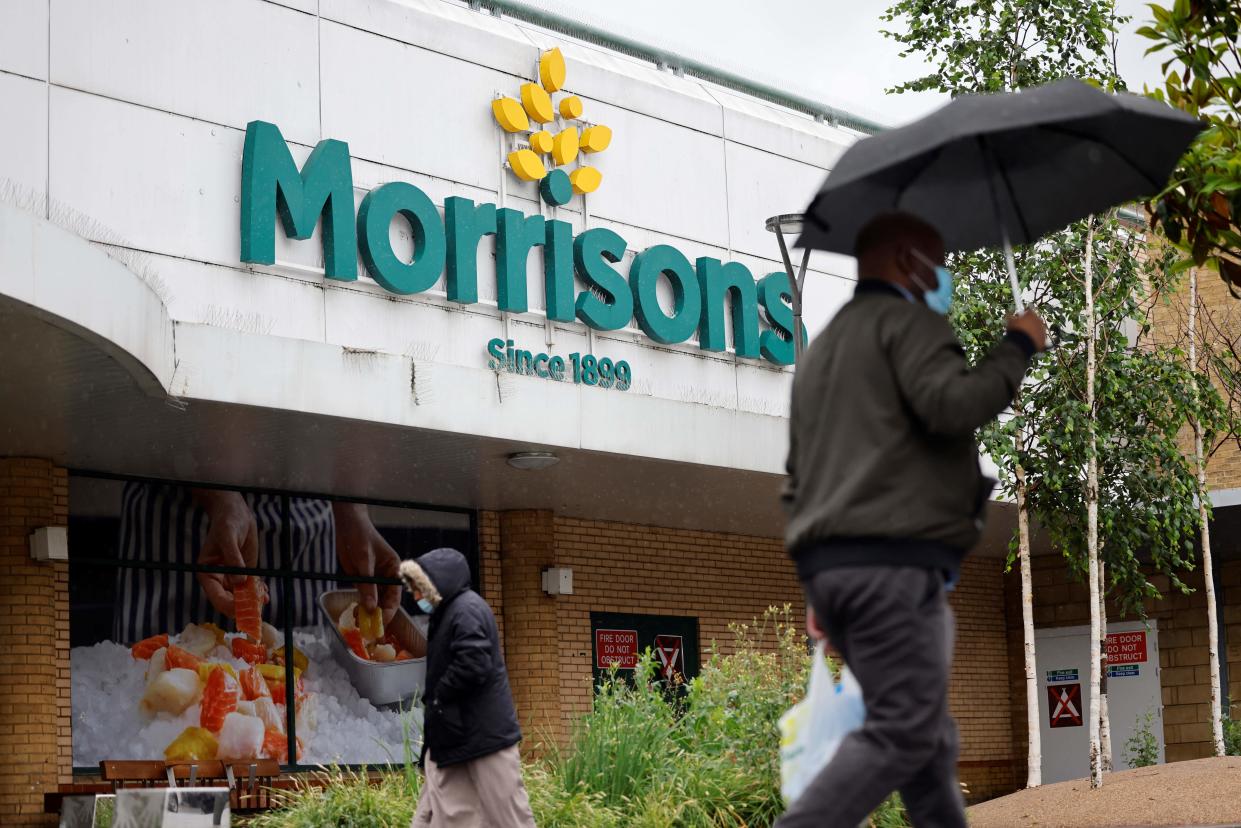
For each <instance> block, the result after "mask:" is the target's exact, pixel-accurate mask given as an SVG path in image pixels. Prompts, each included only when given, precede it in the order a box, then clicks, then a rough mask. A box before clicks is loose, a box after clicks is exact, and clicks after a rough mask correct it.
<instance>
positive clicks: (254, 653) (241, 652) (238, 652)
mask: <svg viewBox="0 0 1241 828" xmlns="http://www.w3.org/2000/svg"><path fill="white" fill-rule="evenodd" d="M230 643H231V644H232V648H233V658H239V659H241V660H242V661H244V662H246V663H247V664H263V663H264V662H266V661H267V648H266V647H264V646H263V645H262V644H256V643H254V642H253V641H250V640H248V639H246V638H245V637H244V636H240V635H239V636H237V637H236V638H234V639H233V640H232V641H231V642H230Z"/></svg>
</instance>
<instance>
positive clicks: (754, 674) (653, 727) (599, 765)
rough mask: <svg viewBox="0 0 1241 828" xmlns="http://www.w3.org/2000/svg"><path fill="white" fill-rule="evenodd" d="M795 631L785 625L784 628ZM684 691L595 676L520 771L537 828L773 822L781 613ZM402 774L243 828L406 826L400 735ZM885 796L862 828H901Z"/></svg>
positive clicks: (788, 686)
mask: <svg viewBox="0 0 1241 828" xmlns="http://www.w3.org/2000/svg"><path fill="white" fill-rule="evenodd" d="M798 620H799V619H798ZM733 634H734V640H733V641H732V642H731V644H730V645H729V647H728V650H729V651H728V652H723V651H721V650H720V649H719V648H716V647H715V646H713V647H712V649H711V655H710V657H709V658H708V660H707V663H706V665H705V666H704V667H703V669H702V671H701V674H700V675H699V676H698V677H697V678H696V679H694V680H693V681H691V682H690V683H689V684H688V686H675V687H669V686H667V684H666V683H664V682H661V681H658V680H657V678H656V676H657V672H656V668H655V664H654V662H653V659H652V658H651V656H650V653H647V654H645V655H644V656H643V657H642V658H641V659H640V661H639V664H638V669H637V670H635V671H634V672H633V674H632V676H631V677H625V676H623V675H622V674H620V673H618V672H617V671H613V672H612V673H611V674H609V675H608V676H606V677H605V680H604V681H603V682H602V684H601V686H600V687H599V688H598V694H597V695H596V696H595V699H594V704H593V706H592V709H591V711H590V713H588V714H586V715H585V716H583V717H582V718H581V719H579V720H578V722H577V724H576V726H575V727H574V729H573V733H572V736H571V738H570V740H569V744H568V746H567V747H566V748H565V749H563V750H559V751H557V750H553V752H552V753H551V754H550V755H549V756H548V757H547V758H546V759H544V760H543V761H541V762H536V763H533V764H531V765H529V766H528V767H527V768H526V769H525V779H526V788H527V790H528V792H529V794H530V805H531V808H532V809H533V811H534V816H535V820H536V822H537V823H538V825H539V826H540V828H766V826H770V825H771V824H772V823H773V822H774V821H775V819H776V818H777V817H778V816H779V815H780V814H781V813H782V812H783V810H784V803H783V801H782V799H781V796H780V766H779V734H778V728H777V722H778V720H779V718H780V716H781V715H782V714H783V713H784V711H785V710H787V709H788V708H789V707H790V706H791V705H793V704H794V703H796V702H797V701H798V700H799V699H800V698H801V696H802V695H803V694H804V692H805V687H806V676H807V673H808V669H809V665H810V658H809V653H808V651H807V648H806V644H805V638H804V637H803V636H802V634H801V631H800V624H799V623H795V621H794V619H793V618H792V616H791V610H790V608H789V607H788V606H785V607H783V608H782V609H774V608H773V609H771V610H768V612H766V613H765V614H764V615H763V617H762V618H761V619H757V620H756V621H755V622H754V623H752V624H743V625H737V626H735V627H733ZM405 742H406V744H405V763H404V768H402V769H399V770H398V769H396V768H393V769H391V770H390V771H389V772H388V773H386V774H384V775H383V778H382V780H381V781H380V782H379V784H378V785H376V784H374V783H372V782H371V781H369V780H368V779H367V778H366V776H365V775H362V774H356V773H349V772H343V771H341V770H339V769H336V768H333V769H329V770H327V771H325V772H323V773H321V774H320V775H319V776H318V777H317V779H316V780H315V781H317V782H318V783H320V784H319V785H316V784H313V783H311V782H307V783H305V784H303V785H302V786H300V787H299V788H298V789H297V790H295V791H290V792H281V793H278V794H277V795H276V796H277V798H278V800H279V801H280V802H281V808H280V809H279V810H277V811H273V812H270V813H268V814H263V815H261V816H258V817H255V818H254V819H253V820H251V821H249V822H247V823H246V825H247V826H248V828H275V826H292V828H302V826H306V827H307V828H309V826H316V827H317V826H320V825H348V826H353V827H354V828H372V827H373V828H380V827H381V826H385V827H386V826H401V827H402V828H403V826H406V825H408V824H409V822H410V819H411V818H412V815H413V810H414V806H415V803H416V800H417V796H418V792H419V790H420V781H421V776H420V774H419V773H418V772H417V770H416V769H415V762H416V759H417V753H416V751H415V747H416V745H415V740H414V738H413V737H412V735H411V731H410V729H409V727H408V725H407V730H406V739H405ZM908 824H909V823H908V819H907V817H906V816H905V812H904V809H903V808H902V807H901V804H900V800H899V798H898V797H896V796H893V797H892V798H891V799H889V800H888V801H887V802H885V803H884V804H883V805H882V806H881V807H880V808H879V809H878V810H877V811H875V813H874V814H872V815H871V818H870V825H871V826H872V828H904V827H905V826H907V825H908Z"/></svg>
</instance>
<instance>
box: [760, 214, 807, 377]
mask: <svg viewBox="0 0 1241 828" xmlns="http://www.w3.org/2000/svg"><path fill="white" fill-rule="evenodd" d="M805 218H806V217H805V216H804V215H803V214H801V213H785V214H783V215H779V216H772V217H771V218H769V219H767V229H768V231H770V232H772V233H775V234H776V240H777V241H779V242H780V257H781V258H783V259H784V272H785V273H787V274H788V276H789V289H790V291H791V292H792V294H793V363H794V364H797V363H798V362H801V353H802V339H801V332H802V322H801V297H802V288H803V287H804V286H805V283H806V265H808V264H809V263H810V248H806V249H805V250H803V251H802V254H801V268H800V269H799V270H798V271H797V272H796V273H794V272H793V260H792V259H790V258H789V245H788V242H787V241H785V239H784V234H785V233H788V234H789V235H790V236H796V235H799V234H800V233H801V229H802V225H803V224H804V223H805Z"/></svg>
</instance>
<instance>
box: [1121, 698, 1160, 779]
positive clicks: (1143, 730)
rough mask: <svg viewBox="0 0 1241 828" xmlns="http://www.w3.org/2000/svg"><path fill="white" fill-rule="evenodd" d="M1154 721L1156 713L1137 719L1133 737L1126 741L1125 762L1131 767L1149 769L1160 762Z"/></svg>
mask: <svg viewBox="0 0 1241 828" xmlns="http://www.w3.org/2000/svg"><path fill="white" fill-rule="evenodd" d="M1154 721H1155V713H1154V711H1147V713H1146V715H1145V716H1138V717H1137V722H1136V723H1135V724H1134V727H1133V735H1132V736H1130V737H1129V738H1128V739H1127V740H1126V741H1125V761H1126V762H1128V763H1129V767H1131V768H1148V767H1150V766H1151V765H1154V764H1157V763H1158V762H1159V742H1158V740H1156V739H1155V734H1154V732H1153V730H1152V726H1153V724H1154Z"/></svg>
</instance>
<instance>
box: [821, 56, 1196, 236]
mask: <svg viewBox="0 0 1241 828" xmlns="http://www.w3.org/2000/svg"><path fill="white" fill-rule="evenodd" d="M1203 128H1204V125H1203V124H1202V123H1201V122H1200V121H1198V120H1196V119H1195V118H1193V117H1191V116H1189V115H1187V114H1185V113H1184V112H1181V111H1180V110H1176V109H1173V108H1172V107H1170V106H1167V105H1165V104H1162V103H1159V102H1158V101H1154V100H1151V99H1150V98H1144V97H1140V96H1137V95H1130V94H1127V93H1121V94H1115V95H1109V94H1107V93H1104V92H1101V91H1099V90H1098V89H1095V88H1094V87H1092V86H1089V85H1087V84H1085V83H1082V82H1081V81H1077V80H1062V81H1056V82H1055V83H1050V84H1047V85H1046V86H1040V87H1037V88H1034V89H1027V90H1024V91H1021V92H1013V93H1005V94H993V95H967V96H963V97H960V98H956V99H955V100H953V101H952V102H951V103H948V104H946V105H945V106H944V107H942V108H941V109H939V110H937V111H935V112H933V113H931V114H930V115H928V116H927V117H925V118H923V119H921V120H919V121H916V122H914V123H912V124H909V125H908V126H905V127H901V128H900V129H893V130H889V131H887V132H882V133H879V134H878V135H875V136H873V137H870V138H866V139H864V140H862V141H859V142H858V143H856V144H854V145H853V146H852V147H850V148H849V150H848V151H847V152H846V153H845V154H844V155H843V156H841V158H840V161H839V162H838V163H837V164H836V167H835V168H834V169H833V170H832V171H831V173H830V174H829V175H828V177H827V181H826V182H825V183H824V184H823V187H822V189H820V191H819V193H818V195H816V196H815V198H814V200H813V201H812V202H811V203H810V206H809V208H807V211H806V219H807V221H806V227H805V231H804V232H803V233H802V235H801V237H800V238H799V239H798V242H797V244H798V246H799V247H808V248H815V249H820V250H830V251H832V252H835V253H845V254H848V255H852V254H853V243H854V240H855V239H856V238H857V234H858V231H859V230H861V229H862V227H864V226H865V225H866V223H867V222H869V221H870V220H871V219H872V218H874V217H876V216H878V215H881V214H883V213H890V212H896V211H899V212H905V213H912V214H913V215H915V216H918V217H919V218H921V219H923V220H924V221H926V222H928V223H929V224H931V225H932V226H933V227H935V228H936V229H937V230H939V232H940V235H942V236H943V238H944V244H945V248H946V249H947V250H948V251H949V252H952V251H966V250H977V249H979V248H982V247H994V246H999V245H1001V244H1006V243H1007V241H1009V240H1011V241H1013V242H1017V243H1027V242H1032V241H1034V240H1036V239H1038V238H1039V237H1041V236H1043V235H1045V234H1047V233H1049V232H1052V231H1054V230H1059V229H1060V228H1062V227H1064V226H1065V225H1067V224H1069V223H1070V222H1073V221H1076V220H1078V219H1081V218H1084V217H1086V216H1088V215H1090V214H1091V213H1096V212H1101V211H1103V210H1107V209H1109V208H1111V207H1114V206H1116V205H1118V204H1123V203H1125V202H1129V201H1133V200H1135V199H1137V198H1140V197H1143V196H1151V195H1154V194H1156V193H1158V192H1159V191H1160V190H1162V189H1163V188H1164V186H1165V182H1166V181H1167V180H1168V176H1169V175H1170V174H1171V172H1172V170H1173V168H1174V167H1175V165H1176V162H1177V160H1178V159H1179V158H1180V157H1181V155H1182V154H1183V153H1184V152H1185V149H1186V148H1187V147H1188V145H1189V143H1190V142H1191V141H1192V140H1193V138H1194V136H1195V135H1197V134H1198V132H1200V131H1201V130H1202V129H1203Z"/></svg>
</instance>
